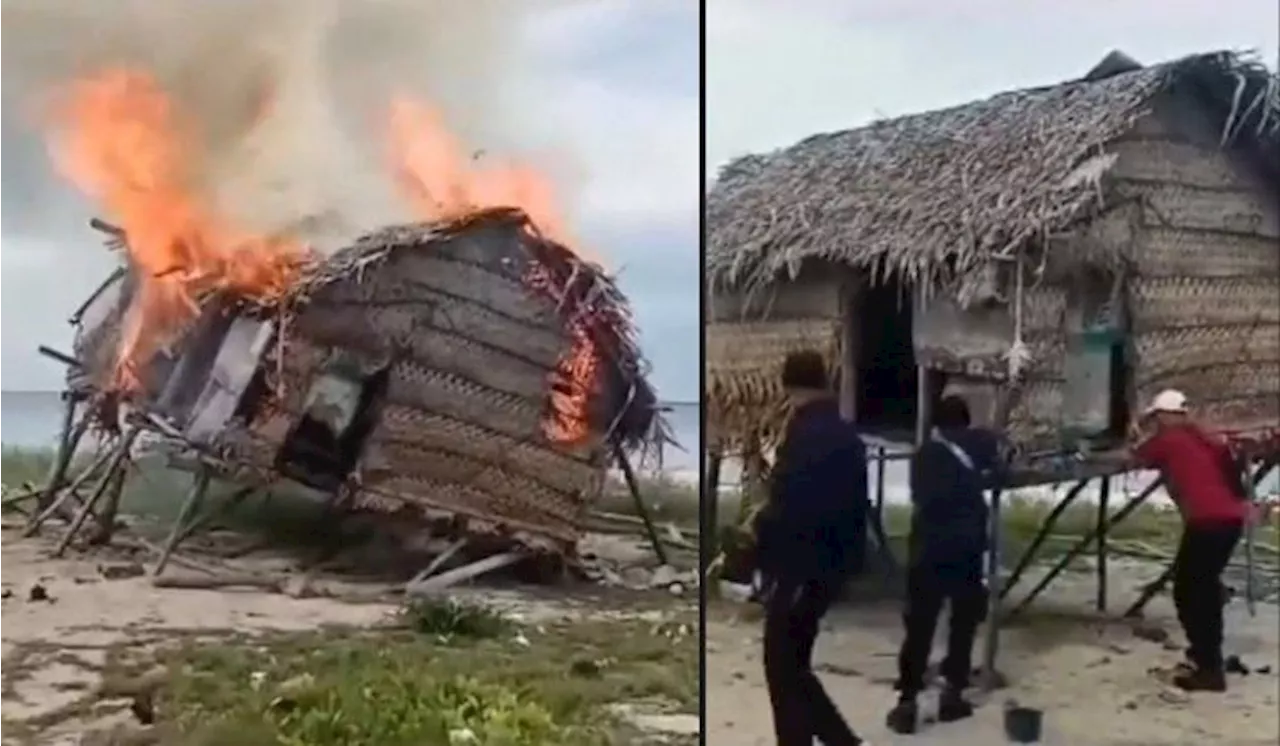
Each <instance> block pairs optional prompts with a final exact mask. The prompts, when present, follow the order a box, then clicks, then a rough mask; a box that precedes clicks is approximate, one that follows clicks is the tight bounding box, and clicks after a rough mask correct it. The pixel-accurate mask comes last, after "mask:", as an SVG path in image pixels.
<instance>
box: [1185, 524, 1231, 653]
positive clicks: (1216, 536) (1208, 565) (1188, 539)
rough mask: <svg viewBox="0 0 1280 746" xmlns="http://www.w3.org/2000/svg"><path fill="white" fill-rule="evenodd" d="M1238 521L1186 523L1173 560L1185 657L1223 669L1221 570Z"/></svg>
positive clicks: (1225, 563)
mask: <svg viewBox="0 0 1280 746" xmlns="http://www.w3.org/2000/svg"><path fill="white" fill-rule="evenodd" d="M1243 530H1244V527H1243V526H1242V525H1241V524H1239V523H1225V524H1216V525H1214V524H1210V525H1188V526H1187V527H1186V528H1185V529H1184V530H1183V532H1182V540H1181V542H1179V544H1178V553H1177V555H1176V556H1175V557H1174V560H1173V605H1174V607H1175V608H1176V609H1177V611H1178V622H1179V623H1181V624H1182V630H1183V632H1184V633H1186V635H1187V658H1189V659H1190V661H1191V662H1192V663H1193V664H1194V665H1196V666H1197V667H1198V668H1202V669H1205V670H1208V671H1221V670H1222V599H1223V586H1222V573H1223V571H1224V570H1226V569H1227V563H1228V562H1229V561H1230V560H1231V554H1232V553H1233V552H1234V551H1235V548H1236V544H1237V543H1238V542H1239V541H1240V534H1241V533H1242V532H1243Z"/></svg>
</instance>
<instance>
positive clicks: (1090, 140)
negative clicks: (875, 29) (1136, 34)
mask: <svg viewBox="0 0 1280 746" xmlns="http://www.w3.org/2000/svg"><path fill="white" fill-rule="evenodd" d="M1104 62H1107V63H1109V64H1108V65H1107V67H1108V68H1109V69H1105V70H1103V69H1097V70H1095V72H1094V74H1092V75H1091V76H1090V77H1087V78H1085V79H1082V80H1076V81H1070V82H1067V83H1063V84H1060V85H1055V86H1050V87H1045V88H1035V89H1029V90H1021V91H1012V92H1008V93H1002V94H999V95H997V96H994V97H992V98H989V99H986V100H983V101H976V102H973V103H969V104H965V105H963V106H957V107H954V108H950V109H942V110H939V111H932V112H928V113H924V114H916V115H912V116H906V117H901V118H897V119H890V120H885V121H879V122H875V123H873V124H871V125H868V126H866V127H861V128H858V129H852V130H845V131H843V132H833V133H827V134H820V135H814V136H812V137H809V138H806V139H805V140H802V141H800V142H799V143H797V144H795V145H793V146H791V147H789V148H785V149H782V150H778V151H775V152H773V153H769V154H765V155H749V156H745V157H742V158H739V159H737V160H735V161H733V162H731V163H729V164H728V165H726V166H725V167H724V168H723V169H722V170H721V171H720V174H719V178H718V180H717V182H716V183H715V184H714V186H713V187H712V189H711V192H710V194H709V196H708V200H707V225H708V243H707V260H706V261H707V270H708V275H709V278H710V279H711V281H712V282H713V283H715V284H716V285H719V286H725V285H746V286H751V285H756V284H763V283H768V282H770V281H772V280H774V279H775V278H777V277H778V276H779V275H781V274H782V273H784V272H791V273H794V271H795V270H796V269H797V268H798V266H799V265H800V263H801V262H802V261H805V260H809V259H826V260H834V261H837V262H843V263H848V264H854V265H859V266H863V267H869V268H872V269H873V270H876V271H885V270H890V271H895V272H900V273H903V274H905V275H907V276H911V277H914V276H917V275H920V274H926V275H930V276H932V277H936V276H937V275H938V274H939V273H941V272H943V271H944V267H945V265H946V263H947V260H952V261H954V263H955V264H956V265H957V266H955V267H954V268H955V269H957V270H963V269H964V268H965V267H966V266H967V265H968V264H969V262H970V261H971V260H973V259H975V258H977V257H980V256H983V255H986V254H991V253H1001V252H1009V251H1012V250H1014V249H1016V248H1018V247H1019V246H1021V245H1023V244H1024V243H1025V242H1026V241H1027V240H1028V239H1032V238H1034V237H1036V236H1039V235H1043V234H1045V233H1052V232H1057V231H1060V230H1062V229H1064V228H1065V227H1067V226H1069V225H1070V224H1072V223H1073V222H1074V221H1076V220H1079V219H1080V218H1082V217H1085V216H1087V214H1088V211H1089V210H1090V208H1092V207H1095V206H1096V205H1097V204H1098V202H1099V197H1100V193H1099V189H1098V181H1099V179H1100V178H1101V176H1102V175H1103V174H1101V173H1095V172H1093V171H1094V170H1096V169H1094V168H1093V167H1092V166H1091V165H1090V164H1091V163H1092V164H1093V165H1094V166H1096V165H1097V161H1093V162H1091V161H1090V158H1091V157H1092V156H1096V155H1098V154H1099V153H1100V152H1101V149H1102V147H1103V146H1104V145H1105V144H1106V143H1108V142H1109V141H1111V140H1112V139H1114V138H1115V137H1117V136H1119V135H1121V134H1123V133H1124V132H1125V131H1126V130H1127V129H1128V128H1130V127H1131V126H1132V125H1133V124H1134V122H1135V121H1136V120H1137V119H1139V118H1141V117H1142V116H1144V115H1146V114H1147V113H1149V112H1150V111H1151V109H1152V106H1153V104H1154V102H1155V99H1156V97H1157V96H1158V94H1160V93H1162V92H1164V91H1168V90H1171V89H1173V88H1174V87H1177V88H1178V90H1183V91H1187V92H1189V93H1191V94H1192V95H1194V96H1196V97H1197V98H1198V99H1199V100H1200V101H1201V103H1202V105H1204V106H1206V107H1208V108H1210V109H1212V110H1213V111H1214V113H1215V115H1216V117H1217V118H1218V119H1220V120H1221V122H1222V125H1223V128H1224V138H1225V139H1236V138H1247V139H1248V140H1249V141H1251V142H1252V143H1253V144H1254V145H1256V146H1257V147H1258V148H1259V149H1260V151H1261V153H1262V155H1263V158H1264V159H1265V161H1267V162H1268V163H1269V165H1271V166H1273V167H1274V170H1275V171H1276V172H1277V173H1280V78H1278V77H1277V75H1276V74H1275V73H1274V72H1272V71H1269V70H1268V69H1267V68H1266V67H1264V66H1263V65H1262V64H1260V63H1258V62H1257V61H1255V60H1254V59H1253V58H1252V57H1250V56H1246V55H1240V54H1235V53H1229V52H1217V53H1211V54H1203V55H1196V56H1192V57H1186V58H1184V59H1180V60H1176V61H1173V62H1168V63H1164V64H1160V65H1153V66H1150V67H1145V68H1138V69H1133V66H1132V64H1129V65H1126V64H1125V62H1126V61H1125V60H1124V59H1123V58H1119V57H1116V56H1112V57H1109V58H1108V60H1106V61H1104ZM1099 67H1100V68H1102V67H1103V66H1099ZM1116 70H1120V72H1115V71H1116ZM1107 73H1111V74H1110V75H1109V76H1107ZM1103 163H1105V161H1104V162H1103Z"/></svg>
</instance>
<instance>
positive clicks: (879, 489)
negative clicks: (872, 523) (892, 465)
mask: <svg viewBox="0 0 1280 746" xmlns="http://www.w3.org/2000/svg"><path fill="white" fill-rule="evenodd" d="M886 461H887V459H885V448H884V446H880V447H878V448H876V515H879V516H883V515H884V498H885V494H884V472H885V462H886Z"/></svg>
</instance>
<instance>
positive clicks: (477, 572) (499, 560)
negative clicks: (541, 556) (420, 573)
mask: <svg viewBox="0 0 1280 746" xmlns="http://www.w3.org/2000/svg"><path fill="white" fill-rule="evenodd" d="M524 558H525V555H524V553H522V552H506V553H504V554H495V555H493V556H492V557H486V558H485V559H482V560H479V561H478V562H472V563H471V564H469V565H463V566H462V567H458V568H455V569H453V570H449V571H448V572H442V573H440V574H439V575H436V576H435V577H431V578H427V579H426V580H424V581H422V582H421V583H417V584H414V585H407V586H405V589H404V593H405V595H406V596H409V597H414V598H421V597H424V596H431V595H434V594H436V593H439V592H440V591H443V590H445V589H447V588H450V587H452V586H455V585H457V584H458V583H464V582H466V581H468V580H471V579H473V578H477V577H479V576H481V575H483V574H485V573H487V572H493V571H494V570H500V569H502V568H504V567H509V566H511V565H514V564H515V563H517V562H519V561H520V560H522V559H524Z"/></svg>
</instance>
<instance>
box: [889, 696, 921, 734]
mask: <svg viewBox="0 0 1280 746" xmlns="http://www.w3.org/2000/svg"><path fill="white" fill-rule="evenodd" d="M919 720H920V708H919V706H918V705H917V704H916V698H915V697H902V698H901V699H899V700H898V704H896V705H894V707H893V709H892V710H889V715H888V717H886V718H885V720H884V724H885V726H886V727H888V728H889V730H891V731H893V732H894V733H903V734H908V733H915V732H916V723H918V722H919Z"/></svg>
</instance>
